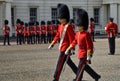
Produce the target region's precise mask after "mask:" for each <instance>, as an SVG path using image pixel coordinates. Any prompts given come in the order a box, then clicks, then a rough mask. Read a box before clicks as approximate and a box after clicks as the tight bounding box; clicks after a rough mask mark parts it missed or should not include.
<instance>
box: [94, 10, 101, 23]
mask: <svg viewBox="0 0 120 81" xmlns="http://www.w3.org/2000/svg"><path fill="white" fill-rule="evenodd" d="M94 19H95V23H96V24H99V21H100V9H99V8H94Z"/></svg>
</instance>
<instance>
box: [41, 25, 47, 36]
mask: <svg viewBox="0 0 120 81" xmlns="http://www.w3.org/2000/svg"><path fill="white" fill-rule="evenodd" d="M40 33H41V34H46V31H45V26H41V27H40Z"/></svg>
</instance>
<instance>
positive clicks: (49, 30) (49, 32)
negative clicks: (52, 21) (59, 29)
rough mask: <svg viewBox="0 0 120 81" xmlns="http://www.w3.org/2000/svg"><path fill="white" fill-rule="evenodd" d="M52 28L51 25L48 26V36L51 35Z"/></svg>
mask: <svg viewBox="0 0 120 81" xmlns="http://www.w3.org/2000/svg"><path fill="white" fill-rule="evenodd" d="M50 28H51V25H48V26H47V31H48V34H51V29H50Z"/></svg>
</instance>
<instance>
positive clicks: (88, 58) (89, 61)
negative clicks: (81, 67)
mask: <svg viewBox="0 0 120 81" xmlns="http://www.w3.org/2000/svg"><path fill="white" fill-rule="evenodd" d="M91 58H92V57H91V56H89V57H87V63H88V64H91Z"/></svg>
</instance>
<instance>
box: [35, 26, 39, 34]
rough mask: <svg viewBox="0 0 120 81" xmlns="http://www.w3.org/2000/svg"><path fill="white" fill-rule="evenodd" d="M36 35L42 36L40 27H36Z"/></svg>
mask: <svg viewBox="0 0 120 81" xmlns="http://www.w3.org/2000/svg"><path fill="white" fill-rule="evenodd" d="M36 33H37V35H39V34H40V27H39V26H38V27H36Z"/></svg>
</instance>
